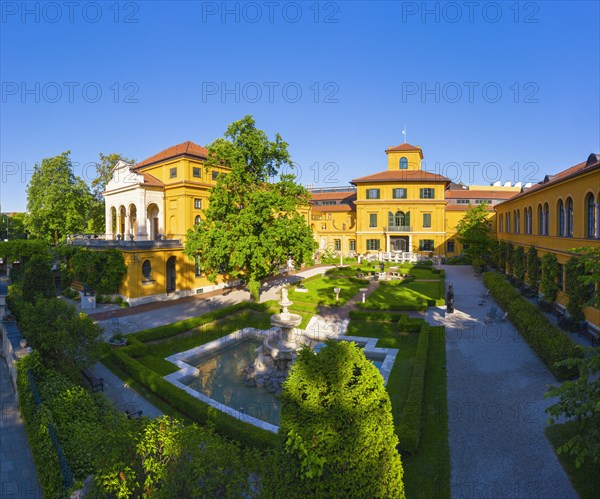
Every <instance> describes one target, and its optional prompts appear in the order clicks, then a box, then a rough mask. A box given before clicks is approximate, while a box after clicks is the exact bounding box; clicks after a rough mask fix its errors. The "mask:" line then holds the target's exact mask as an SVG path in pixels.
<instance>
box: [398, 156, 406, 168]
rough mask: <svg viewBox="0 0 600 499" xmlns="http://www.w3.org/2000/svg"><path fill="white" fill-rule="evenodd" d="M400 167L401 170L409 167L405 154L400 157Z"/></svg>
mask: <svg viewBox="0 0 600 499" xmlns="http://www.w3.org/2000/svg"><path fill="white" fill-rule="evenodd" d="M400 169H401V170H406V169H408V159H406V158H405V157H404V156H402V157H401V158H400Z"/></svg>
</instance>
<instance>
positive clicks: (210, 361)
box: [181, 339, 279, 425]
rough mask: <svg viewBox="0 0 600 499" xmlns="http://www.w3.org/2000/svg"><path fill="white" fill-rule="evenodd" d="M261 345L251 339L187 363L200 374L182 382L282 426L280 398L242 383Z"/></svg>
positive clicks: (256, 416) (217, 399)
mask: <svg viewBox="0 0 600 499" xmlns="http://www.w3.org/2000/svg"><path fill="white" fill-rule="evenodd" d="M261 344H262V342H261V341H260V340H256V339H247V340H244V341H241V342H240V343H236V344H234V345H231V346H228V347H225V348H223V349H221V350H219V351H217V352H215V353H214V354H212V355H208V356H199V357H196V358H190V359H188V360H187V361H186V363H187V364H190V365H191V366H194V367H196V368H197V369H198V370H199V371H200V372H199V374H198V375H197V376H187V377H185V378H182V379H181V383H183V384H184V385H186V386H189V387H190V388H193V389H194V390H196V391H198V392H200V393H203V394H204V395H206V396H207V397H210V398H211V399H213V400H216V401H217V402H221V403H222V404H225V405H227V406H229V407H231V408H232V409H235V410H236V411H239V412H243V413H245V414H248V415H250V416H253V417H255V418H257V419H260V420H262V421H265V422H267V423H271V424H274V425H279V398H278V397H277V396H275V395H273V394H272V393H269V392H268V391H267V390H265V389H264V388H256V387H249V386H245V385H244V383H243V382H242V373H243V371H244V368H245V367H246V366H248V365H249V364H252V363H253V362H254V360H255V359H256V355H257V353H256V352H255V350H256V349H257V348H258V347H259V346H260V345H261Z"/></svg>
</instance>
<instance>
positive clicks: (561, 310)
mask: <svg viewBox="0 0 600 499" xmlns="http://www.w3.org/2000/svg"><path fill="white" fill-rule="evenodd" d="M553 310H554V313H555V314H556V317H558V318H559V319H562V318H563V317H564V316H565V314H566V313H567V309H566V308H565V307H563V306H562V305H561V304H560V303H558V302H554V306H553Z"/></svg>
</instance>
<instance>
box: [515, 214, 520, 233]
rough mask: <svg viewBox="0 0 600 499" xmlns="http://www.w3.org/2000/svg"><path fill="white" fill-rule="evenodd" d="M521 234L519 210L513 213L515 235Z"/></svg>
mask: <svg viewBox="0 0 600 499" xmlns="http://www.w3.org/2000/svg"><path fill="white" fill-rule="evenodd" d="M520 232H521V210H517V211H515V234H519V233H520Z"/></svg>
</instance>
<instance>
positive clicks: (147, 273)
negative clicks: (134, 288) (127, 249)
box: [142, 260, 152, 281]
mask: <svg viewBox="0 0 600 499" xmlns="http://www.w3.org/2000/svg"><path fill="white" fill-rule="evenodd" d="M142 275H143V276H144V281H150V280H152V264H151V263H150V260H144V263H142Z"/></svg>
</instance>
